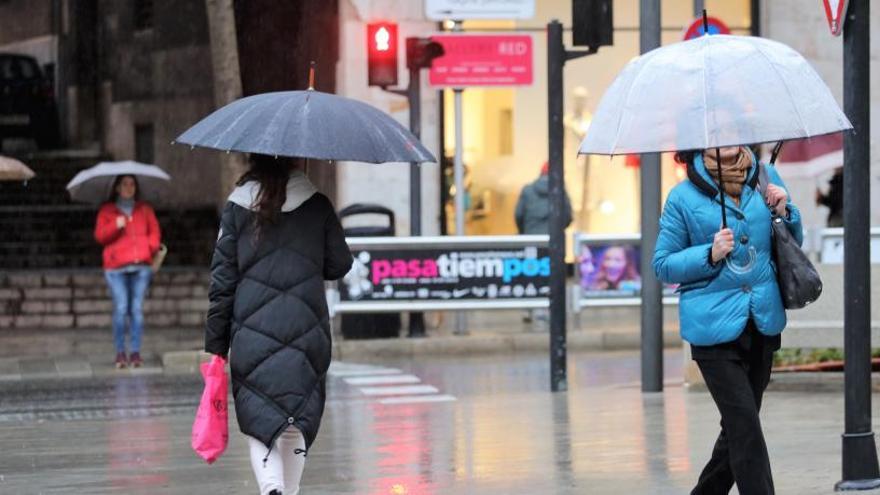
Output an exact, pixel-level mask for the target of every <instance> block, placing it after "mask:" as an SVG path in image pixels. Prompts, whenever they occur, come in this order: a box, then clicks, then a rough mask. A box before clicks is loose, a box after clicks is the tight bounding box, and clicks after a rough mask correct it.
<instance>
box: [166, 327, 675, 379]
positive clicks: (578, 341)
mask: <svg viewBox="0 0 880 495" xmlns="http://www.w3.org/2000/svg"><path fill="white" fill-rule="evenodd" d="M664 343H665V346H666V347H669V348H677V347H680V346H681V337H680V336H679V334H678V332H665V333H664ZM567 344H568V345H567V348H568V350H569V351H571V352H577V351H620V350H636V349H639V348H640V345H641V337H640V335H639V334H637V333H623V332H572V333H569V334H568V339H567ZM549 349H550V335H549V334H548V333H546V332H541V333H538V332H535V333H520V334H509V335H474V334H471V335H468V336H456V335H449V336H433V337H426V338H415V339H412V338H398V339H373V340H344V341H337V342H334V344H333V359H335V360H344V361H371V360H376V359H383V358H420V357H450V356H485V355H499V354H507V355H510V354H518V353H536V352H549ZM208 357H209V355H208V354H206V353H205V352H203V351H172V352H165V353H163V354H162V367H163V368H164V370H165V373H166V374H188V373H198V366H199V363H203V362H205V361H206V360H207V359H208Z"/></svg>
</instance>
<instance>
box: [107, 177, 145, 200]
mask: <svg viewBox="0 0 880 495" xmlns="http://www.w3.org/2000/svg"><path fill="white" fill-rule="evenodd" d="M126 177H131V180H133V181H134V200H135V201H140V200H141V185H140V184H138V179H137V176H134V175H117V176H116V178H115V179H114V180H113V188H112V189H110V200H109V201H110V202H111V203H115V202H116V200H117V199H119V191H117V190H116V189H118V188H119V184H121V183H122V180H123V179H125V178H126Z"/></svg>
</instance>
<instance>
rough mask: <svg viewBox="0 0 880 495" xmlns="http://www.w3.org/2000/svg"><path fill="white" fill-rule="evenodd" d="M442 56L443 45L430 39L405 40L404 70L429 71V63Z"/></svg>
mask: <svg viewBox="0 0 880 495" xmlns="http://www.w3.org/2000/svg"><path fill="white" fill-rule="evenodd" d="M442 56H443V45H441V44H440V43H437V42H436V41H433V40H431V38H407V39H406V68H407V69H429V68H431V62H432V61H433V60H434V59H435V58H437V57H442Z"/></svg>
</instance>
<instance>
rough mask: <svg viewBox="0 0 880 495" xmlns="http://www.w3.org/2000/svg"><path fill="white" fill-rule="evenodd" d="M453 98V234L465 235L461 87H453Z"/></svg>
mask: <svg viewBox="0 0 880 495" xmlns="http://www.w3.org/2000/svg"><path fill="white" fill-rule="evenodd" d="M452 91H453V96H454V98H455V164H454V167H455V169H454V172H455V235H465V231H464V215H465V210H464V161H463V158H462V152H463V151H464V150H463V149H462V146H463V145H464V143H463V140H464V136H463V134H464V133H463V132H462V114H461V93H462V90H461V89H458V88H456V89H453V90H452Z"/></svg>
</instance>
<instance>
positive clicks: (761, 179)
mask: <svg viewBox="0 0 880 495" xmlns="http://www.w3.org/2000/svg"><path fill="white" fill-rule="evenodd" d="M783 144H784V141H779V142H778V143H776V146H774V147H773V153H771V154H770V163H769V165H770V166H774V165H775V164H776V158H777V157H778V156H779V152H780V151H782V145H783ZM768 184H770V174H769V173H768V172H767V166H766V165H764V164H763V163H761V162H760V161H759V162H758V192H759V193H761V201H763V202H764V205H765V206H766V207H767V209H768V210H770V213H772V214H773V215H775V214H776V212H775V211H773V208H770V205H768V204H767V202H766V201H764V197H765V196H767V185H768Z"/></svg>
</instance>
